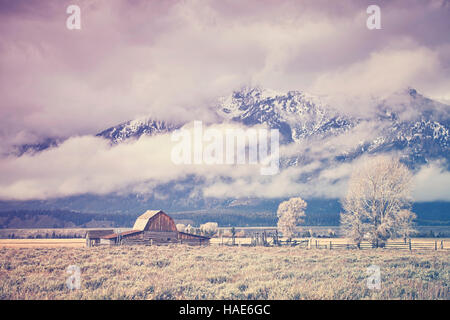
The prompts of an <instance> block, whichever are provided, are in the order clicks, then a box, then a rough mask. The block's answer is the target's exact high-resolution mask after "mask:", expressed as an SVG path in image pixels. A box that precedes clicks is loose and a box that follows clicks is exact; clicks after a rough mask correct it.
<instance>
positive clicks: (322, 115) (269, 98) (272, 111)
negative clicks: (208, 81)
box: [218, 88, 354, 142]
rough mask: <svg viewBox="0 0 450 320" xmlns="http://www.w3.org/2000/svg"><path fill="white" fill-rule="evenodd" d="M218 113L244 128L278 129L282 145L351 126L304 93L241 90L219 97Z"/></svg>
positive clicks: (322, 135)
mask: <svg viewBox="0 0 450 320" xmlns="http://www.w3.org/2000/svg"><path fill="white" fill-rule="evenodd" d="M218 113H219V114H220V115H221V116H222V117H223V118H225V119H228V120H232V121H238V122H242V123H243V124H245V125H255V124H266V125H268V126H269V127H270V128H272V129H279V130H280V133H281V135H282V136H283V138H284V141H283V142H293V141H295V142H298V141H301V140H302V139H306V138H308V137H312V136H316V137H317V136H320V137H324V136H327V135H330V134H335V135H337V134H339V133H342V132H345V131H346V130H348V129H349V128H350V127H352V126H353V122H354V120H352V119H351V117H345V116H342V115H339V113H338V112H337V111H336V110H334V109H332V108H331V107H330V106H326V105H325V104H324V103H323V102H322V101H321V100H320V99H319V98H317V97H314V96H311V95H308V94H306V93H303V92H299V91H289V92H287V93H280V92H276V91H272V90H262V89H260V88H244V89H243V90H241V91H237V92H234V93H233V94H232V95H231V96H229V97H225V98H221V99H220V104H219V105H218Z"/></svg>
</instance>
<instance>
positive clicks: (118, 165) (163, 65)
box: [0, 0, 450, 200]
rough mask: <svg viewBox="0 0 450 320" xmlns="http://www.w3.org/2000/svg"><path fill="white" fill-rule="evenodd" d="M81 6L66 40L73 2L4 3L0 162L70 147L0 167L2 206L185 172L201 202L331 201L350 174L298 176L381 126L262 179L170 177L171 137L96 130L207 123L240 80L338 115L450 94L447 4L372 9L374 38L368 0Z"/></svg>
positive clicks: (309, 147)
mask: <svg viewBox="0 0 450 320" xmlns="http://www.w3.org/2000/svg"><path fill="white" fill-rule="evenodd" d="M77 3H78V4H79V5H80V7H81V10H82V30H79V31H69V30H67V29H66V27H65V19H66V18H67V14H66V10H65V9H66V7H67V5H69V4H72V3H70V2H69V1H39V3H38V4H37V3H35V2H29V1H19V0H16V1H6V0H5V1H2V2H0V29H1V30H2V31H3V32H2V37H1V38H0V97H1V99H0V100H1V101H0V141H1V142H0V152H1V153H3V152H5V151H7V150H9V148H10V147H11V146H12V145H17V144H25V143H35V142H39V141H41V140H42V139H44V138H46V137H64V138H68V139H67V140H66V141H65V142H64V143H62V144H61V145H60V146H59V147H57V148H52V149H49V150H46V151H44V152H41V153H38V154H36V155H29V154H26V155H24V156H22V157H20V158H16V157H13V156H8V157H3V158H0V175H1V177H2V178H1V181H0V198H2V199H19V200H25V199H47V198H54V197H64V196H68V195H75V194H83V193H93V194H107V193H110V192H127V191H128V190H132V191H136V192H141V193H148V192H152V190H153V189H154V188H155V186H156V185H157V183H159V182H166V181H173V180H177V179H180V178H183V177H186V176H187V175H189V174H196V175H198V176H200V177H202V178H203V180H204V184H203V185H201V186H200V187H199V188H200V189H201V190H202V191H204V193H205V194H206V195H209V196H218V197H223V196H230V195H233V196H238V195H241V196H244V195H257V194H260V195H264V196H267V197H273V196H280V195H294V194H298V193H305V194H310V195H318V196H319V195H323V196H339V195H341V194H342V190H343V189H344V186H345V179H346V178H345V177H346V176H347V174H348V172H349V170H350V167H348V166H345V165H343V166H335V167H331V168H330V169H328V170H325V171H322V172H321V174H320V176H318V178H317V179H315V180H314V181H308V183H300V182H298V181H297V179H296V178H298V177H300V176H304V175H305V174H308V173H309V172H313V171H314V170H316V169H317V165H318V162H317V161H319V159H321V158H324V157H327V156H332V155H333V154H334V153H335V152H336V150H351V149H352V147H354V146H355V145H357V144H358V143H359V142H361V141H363V140H365V139H369V138H370V137H373V136H376V133H377V132H378V131H377V130H379V129H380V128H377V127H373V126H371V125H370V124H368V123H364V122H363V123H360V124H359V125H358V127H356V128H355V129H354V130H352V131H351V132H349V133H348V134H347V135H345V136H341V137H339V138H337V139H336V138H330V139H327V140H325V141H322V142H320V143H314V141H313V142H311V143H305V144H300V145H298V146H295V147H294V146H289V148H282V150H281V152H282V153H283V154H285V155H289V153H290V152H291V154H292V152H293V150H295V152H299V151H300V152H301V151H305V152H307V154H308V156H309V157H310V158H311V159H310V160H311V162H310V163H309V164H308V166H306V167H299V168H290V169H286V170H284V171H283V172H281V173H280V175H278V176H274V177H265V178H264V177H261V176H260V175H259V167H256V166H253V167H252V166H241V167H233V168H232V169H231V170H230V168H229V167H227V166H201V165H200V166H189V167H184V166H181V167H180V166H175V165H173V164H172V163H171V161H170V159H169V155H170V146H171V142H170V137H169V135H163V136H160V137H142V138H141V139H139V140H138V141H132V142H130V143H125V144H121V145H118V146H113V147H112V146H110V145H109V144H107V142H105V141H104V140H102V139H100V138H96V137H92V136H90V135H92V134H95V133H97V132H100V131H102V130H103V129H105V128H107V127H110V126H113V125H116V124H117V123H121V122H124V121H126V120H130V119H135V118H138V117H140V116H151V117H153V118H156V119H161V120H168V121H170V122H189V121H192V120H203V121H208V120H214V118H215V113H214V111H213V110H212V109H211V106H212V105H214V104H215V102H216V99H217V98H218V97H220V96H223V95H228V94H230V93H231V92H232V90H234V89H236V88H239V87H241V86H242V85H260V86H262V87H266V88H272V89H276V90H283V91H285V90H306V91H311V92H312V93H316V94H319V95H321V96H322V95H326V96H328V98H329V101H330V102H331V103H330V104H331V105H332V106H335V107H339V108H341V110H342V111H344V112H346V113H353V112H359V113H361V112H363V113H365V112H369V111H370V108H371V107H372V104H371V102H370V99H369V98H372V97H373V96H374V95H379V96H381V97H384V96H386V95H387V94H388V93H392V92H396V91H397V90H400V89H404V88H405V87H406V86H409V85H411V86H416V87H417V89H418V90H419V91H420V92H424V93H426V94H428V95H429V96H431V97H435V98H438V99H441V100H442V101H447V100H448V99H450V91H449V88H450V77H449V75H450V72H449V71H450V62H449V61H450V59H449V57H450V39H449V37H448V30H449V29H450V19H449V17H450V14H449V5H448V3H449V2H448V1H421V0H411V1H408V3H405V2H403V1H379V5H380V6H381V8H382V30H374V31H369V30H368V29H367V28H366V18H367V14H366V11H365V10H366V8H367V6H368V5H369V4H371V3H370V2H369V1H359V0H358V1H357V0H348V1H340V2H339V3H337V2H336V3H335V2H330V1H324V0H316V1H313V0H309V1H294V0H292V1H290V0H287V1H271V0H264V1H260V0H250V1H228V0H225V1H224V0H217V1H209V2H206V3H205V2H204V1H196V0H187V1H119V0H108V1H107V0H95V1H92V0H89V1H88V0H84V1H83V0H80V1H77ZM430 35H432V36H430ZM424 170H425V169H424ZM429 170H431V169H429ZM427 172H428V173H427ZM439 174H440V173H439V171H438V170H437V169H434V171H433V170H431V171H423V172H422V173H419V176H418V177H419V178H418V179H419V180H418V182H420V184H424V185H427V183H428V182H427V181H428V180H426V179H425V178H426V177H427V175H428V176H434V175H436V179H437V180H436V181H441V182H442V183H445V182H446V180H447V179H448V177H447V175H446V173H442V174H441V175H440V176H439ZM334 175H336V176H334ZM421 179H422V180H421ZM439 179H441V180H439ZM230 181H231V182H230ZM238 191H239V192H238ZM436 192H437V194H440V196H439V197H441V198H442V197H444V195H442V193H441V192H439V190H437V191H436ZM419 193H420V192H419ZM420 194H423V197H432V194H431V193H426V192H424V193H420Z"/></svg>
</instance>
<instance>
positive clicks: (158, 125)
mask: <svg viewBox="0 0 450 320" xmlns="http://www.w3.org/2000/svg"><path fill="white" fill-rule="evenodd" d="M179 127H180V126H179V125H175V124H171V123H167V122H165V121H157V120H152V119H149V118H141V119H136V120H130V121H127V122H124V123H121V124H119V125H117V126H115V127H111V128H108V129H106V130H104V131H102V132H100V133H98V134H97V136H99V137H103V138H105V139H108V140H111V142H112V143H120V142H123V141H125V140H128V139H133V138H135V139H137V138H139V137H140V136H142V135H147V136H153V135H157V134H163V133H167V132H170V131H172V130H175V129H177V128H179Z"/></svg>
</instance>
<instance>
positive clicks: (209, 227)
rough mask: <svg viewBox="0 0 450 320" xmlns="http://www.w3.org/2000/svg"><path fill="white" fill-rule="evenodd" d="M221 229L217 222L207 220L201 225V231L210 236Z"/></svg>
mask: <svg viewBox="0 0 450 320" xmlns="http://www.w3.org/2000/svg"><path fill="white" fill-rule="evenodd" d="M218 230H219V225H218V224H217V222H206V223H205V224H202V225H201V226H200V232H201V233H202V234H203V235H205V236H208V237H212V236H214V235H215V234H216V233H217V231H218Z"/></svg>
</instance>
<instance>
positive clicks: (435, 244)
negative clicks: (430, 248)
mask: <svg viewBox="0 0 450 320" xmlns="http://www.w3.org/2000/svg"><path fill="white" fill-rule="evenodd" d="M434 250H437V241H435V242H434Z"/></svg>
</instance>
